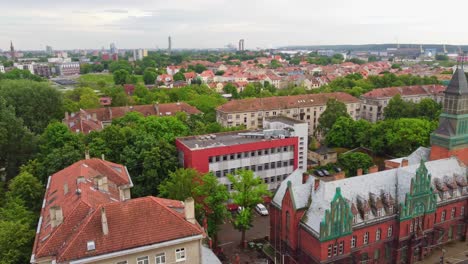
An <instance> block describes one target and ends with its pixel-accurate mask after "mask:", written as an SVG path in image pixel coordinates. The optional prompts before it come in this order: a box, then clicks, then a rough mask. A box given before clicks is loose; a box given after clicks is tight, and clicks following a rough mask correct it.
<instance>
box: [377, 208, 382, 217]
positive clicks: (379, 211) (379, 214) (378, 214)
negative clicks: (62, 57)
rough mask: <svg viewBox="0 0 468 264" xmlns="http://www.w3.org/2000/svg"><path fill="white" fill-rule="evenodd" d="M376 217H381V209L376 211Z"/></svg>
mask: <svg viewBox="0 0 468 264" xmlns="http://www.w3.org/2000/svg"><path fill="white" fill-rule="evenodd" d="M377 216H378V217H380V216H382V209H381V208H380V209H377Z"/></svg>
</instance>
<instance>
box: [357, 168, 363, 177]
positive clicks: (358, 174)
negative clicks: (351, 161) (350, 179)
mask: <svg viewBox="0 0 468 264" xmlns="http://www.w3.org/2000/svg"><path fill="white" fill-rule="evenodd" d="M356 173H357V174H356V176H361V175H362V169H361V168H359V169H357V172H356Z"/></svg>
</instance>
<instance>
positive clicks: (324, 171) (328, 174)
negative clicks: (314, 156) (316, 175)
mask: <svg viewBox="0 0 468 264" xmlns="http://www.w3.org/2000/svg"><path fill="white" fill-rule="evenodd" d="M322 172H323V174H325V176H330V173H329V172H328V171H327V170H322Z"/></svg>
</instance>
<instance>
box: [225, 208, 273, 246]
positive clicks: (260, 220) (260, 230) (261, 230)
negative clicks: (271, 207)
mask: <svg viewBox="0 0 468 264" xmlns="http://www.w3.org/2000/svg"><path fill="white" fill-rule="evenodd" d="M253 214H254V220H253V227H252V228H251V229H250V230H248V231H247V232H246V233H245V237H246V239H247V241H250V240H252V239H258V238H264V237H265V236H268V235H269V233H270V217H269V216H260V215H259V214H257V212H255V211H254V212H253ZM234 217H235V216H234ZM218 239H219V244H220V245H221V246H223V245H228V244H231V243H236V244H239V243H240V239H241V233H240V232H239V231H238V230H236V229H234V227H233V226H232V223H231V222H227V223H225V224H224V225H222V226H221V228H220V232H219V233H218Z"/></svg>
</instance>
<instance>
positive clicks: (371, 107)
mask: <svg viewBox="0 0 468 264" xmlns="http://www.w3.org/2000/svg"><path fill="white" fill-rule="evenodd" d="M445 89H446V87H445V86H443V85H436V84H435V85H414V86H402V87H388V88H380V89H374V90H372V91H370V92H367V93H365V94H363V95H362V96H361V105H362V109H361V118H362V119H366V120H368V121H370V122H377V121H379V120H382V119H384V111H385V107H387V105H388V103H389V102H390V100H391V99H392V98H393V97H394V96H395V95H397V94H399V95H400V96H401V98H402V99H403V100H405V101H411V102H414V103H418V102H419V101H421V100H422V99H424V98H429V99H433V100H434V101H436V102H438V103H441V102H442V100H443V98H444V94H443V92H444V91H445Z"/></svg>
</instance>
